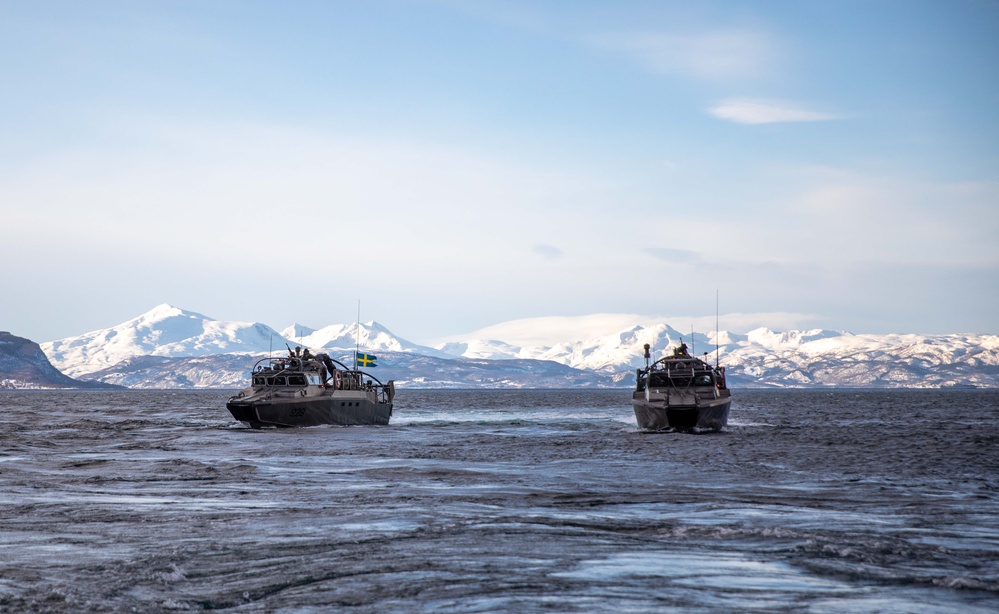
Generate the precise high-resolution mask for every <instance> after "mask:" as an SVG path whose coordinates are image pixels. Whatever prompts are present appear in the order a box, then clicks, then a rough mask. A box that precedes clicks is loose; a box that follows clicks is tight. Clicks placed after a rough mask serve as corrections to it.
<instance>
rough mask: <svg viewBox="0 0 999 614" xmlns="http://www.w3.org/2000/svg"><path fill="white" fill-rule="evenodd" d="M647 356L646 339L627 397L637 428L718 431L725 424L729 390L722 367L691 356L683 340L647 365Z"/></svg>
mask: <svg viewBox="0 0 999 614" xmlns="http://www.w3.org/2000/svg"><path fill="white" fill-rule="evenodd" d="M649 358H650V355H649V344H647V343H646V344H645V368H644V369H638V370H637V371H636V373H635V380H636V382H635V392H634V393H632V401H631V402H632V405H633V406H634V409H635V419H636V420H637V421H638V427H639V428H641V429H643V430H647V431H663V430H667V429H672V430H675V431H691V430H694V429H708V430H713V431H720V430H721V429H722V427H724V426H725V425H727V424H728V412H729V408H731V406H732V391H731V390H729V389H728V386H727V385H726V383H725V368H724V367H718V366H717V365H716V366H714V367H712V366H711V365H710V364H708V363H707V362H706V361H704V360H701V359H700V358H695V357H693V356H691V355H690V354H688V353H687V346H686V344H683V345H681V346H680V347H679V348H677V349H675V350H674V351H673V355H672V356H667V357H665V358H660V359H659V360H657V361H655V362H654V363H652V364H651V365H650V364H649Z"/></svg>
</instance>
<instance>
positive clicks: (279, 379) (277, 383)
mask: <svg viewBox="0 0 999 614" xmlns="http://www.w3.org/2000/svg"><path fill="white" fill-rule="evenodd" d="M274 385H275V386H284V385H285V377H284V376H283V375H279V376H277V377H275V378H274Z"/></svg>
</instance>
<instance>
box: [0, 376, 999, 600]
mask: <svg viewBox="0 0 999 614" xmlns="http://www.w3.org/2000/svg"><path fill="white" fill-rule="evenodd" d="M629 395H630V393H629V391H627V390H621V391H588V392H580V391H517V392H503V391H486V392H483V391H458V392H454V391H413V390H400V391H399V394H398V397H397V399H396V400H397V405H396V412H395V415H394V417H393V420H392V425H391V426H388V427H348V428H334V427H318V428H310V429H287V430H251V429H248V428H245V427H243V426H242V425H240V424H239V423H236V422H234V421H233V420H232V418H231V417H230V416H229V414H228V412H227V411H226V410H225V407H224V404H225V399H226V397H227V393H225V392H203V391H201V392H179V391H163V392H149V391H144V392H138V391H126V392H113V393H108V392H7V393H2V394H0V407H2V409H3V414H4V415H3V420H2V422H0V442H2V445H0V497H2V498H0V610H3V611H11V612H13V611H52V612H79V611H131V610H133V609H134V610H135V611H170V610H179V611H184V610H188V611H191V610H193V611H198V610H207V609H221V610H231V611H238V612H264V611H274V610H292V611H320V610H322V611H326V610H329V609H336V608H344V609H346V608H352V609H353V610H355V611H368V612H388V611H405V612H412V611H417V612H419V611H423V612H438V611H462V612H467V611H473V612H474V611H537V610H550V611H568V612H573V611H587V612H589V611H653V610H663V609H670V608H673V609H677V610H683V611H746V610H754V609H755V610H761V611H768V612H773V611H792V612H847V611H849V612H853V611H865V612H969V611H970V612H975V611H980V612H991V611H996V610H997V609H999V504H997V495H999V391H937V390H934V391H925V392H919V391H904V392H873V391H837V392H828V391H821V392H811V391H740V390H736V391H735V403H734V405H733V409H732V419H731V423H730V426H729V427H728V428H727V429H726V430H725V431H724V432H722V433H718V434H672V433H671V434H643V433H640V432H639V431H638V430H637V429H636V427H635V422H634V416H633V414H632V411H631V408H630V402H629Z"/></svg>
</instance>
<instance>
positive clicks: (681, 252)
mask: <svg viewBox="0 0 999 614" xmlns="http://www.w3.org/2000/svg"><path fill="white" fill-rule="evenodd" d="M642 252H644V253H646V254H648V255H650V256H652V257H653V258H655V259H657V260H665V261H666V262H698V261H699V260H700V259H701V255H700V254H698V253H697V252H693V251H690V250H688V249H675V248H672V247H646V248H644V249H643V250H642Z"/></svg>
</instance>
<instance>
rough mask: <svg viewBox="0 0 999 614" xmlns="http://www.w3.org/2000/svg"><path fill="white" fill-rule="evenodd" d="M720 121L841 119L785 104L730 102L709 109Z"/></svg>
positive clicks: (754, 101) (759, 122) (746, 101)
mask: <svg viewBox="0 0 999 614" xmlns="http://www.w3.org/2000/svg"><path fill="white" fill-rule="evenodd" d="M708 113H710V114H711V115H714V116H715V117H717V118H718V119H724V120H728V121H732V122H736V123H738V124H782V123H790V122H821V121H829V120H833V119H839V117H838V116H836V115H832V114H830V113H823V112H821V111H811V110H808V109H803V108H801V107H799V106H796V105H794V104H790V103H784V102H763V101H756V100H729V101H726V102H723V103H721V104H719V105H718V106H715V107H712V108H711V109H708Z"/></svg>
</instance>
